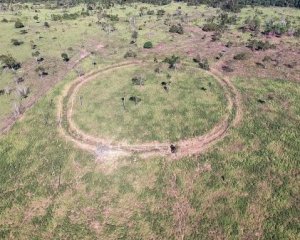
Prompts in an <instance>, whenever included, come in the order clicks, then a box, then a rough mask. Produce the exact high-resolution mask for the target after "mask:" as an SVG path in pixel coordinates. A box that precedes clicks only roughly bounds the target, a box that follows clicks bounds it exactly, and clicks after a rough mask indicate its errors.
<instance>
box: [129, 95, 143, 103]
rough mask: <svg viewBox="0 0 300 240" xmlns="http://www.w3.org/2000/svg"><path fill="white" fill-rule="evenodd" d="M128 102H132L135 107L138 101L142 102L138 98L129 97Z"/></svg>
mask: <svg viewBox="0 0 300 240" xmlns="http://www.w3.org/2000/svg"><path fill="white" fill-rule="evenodd" d="M129 101H132V102H134V103H135V105H136V104H137V103H139V102H140V101H142V99H141V98H139V97H137V96H131V97H130V98H129Z"/></svg>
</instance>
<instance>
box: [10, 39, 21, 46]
mask: <svg viewBox="0 0 300 240" xmlns="http://www.w3.org/2000/svg"><path fill="white" fill-rule="evenodd" d="M11 43H12V44H13V45H14V46H20V45H22V44H23V43H24V42H23V41H20V40H18V39H12V40H11Z"/></svg>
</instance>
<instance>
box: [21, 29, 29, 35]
mask: <svg viewBox="0 0 300 240" xmlns="http://www.w3.org/2000/svg"><path fill="white" fill-rule="evenodd" d="M27 33H28V31H27V30H25V29H22V30H21V31H20V34H22V35H24V34H27Z"/></svg>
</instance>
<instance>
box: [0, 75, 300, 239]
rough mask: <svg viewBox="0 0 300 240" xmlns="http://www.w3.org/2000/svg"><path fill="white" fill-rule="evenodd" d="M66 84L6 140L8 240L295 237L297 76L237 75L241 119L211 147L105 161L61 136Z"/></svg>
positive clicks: (4, 219) (0, 149) (4, 228)
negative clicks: (57, 107) (60, 103)
mask: <svg viewBox="0 0 300 240" xmlns="http://www.w3.org/2000/svg"><path fill="white" fill-rule="evenodd" d="M66 81H68V80H66ZM63 84H64V82H63V83H61V84H60V85H59V86H58V87H56V88H55V89H54V90H53V91H52V92H51V93H50V94H49V95H48V96H46V97H45V98H44V99H43V100H42V101H40V102H39V103H38V104H37V105H36V106H35V107H34V108H33V109H32V110H30V111H29V112H28V113H27V115H26V118H24V120H23V121H20V122H19V123H17V124H16V126H15V127H14V129H13V130H12V131H11V133H10V134H9V135H8V136H3V137H2V138H1V141H0V153H1V199H2V200H1V207H0V209H1V214H0V216H1V218H0V226H1V231H0V233H1V236H2V237H3V238H5V237H8V236H10V237H11V238H21V237H24V238H25V239H32V238H37V239H39V238H45V237H50V238H54V239H55V238H82V239H96V236H97V237H98V238H99V237H101V238H105V239H116V238H121V239H122V238H123V239H128V238H129V239H134V238H148V237H149V236H150V237H153V238H158V239H167V238H168V239H169V238H178V237H179V236H185V238H187V239H199V237H201V238H203V239H210V238H212V237H214V238H215V237H216V238H217V237H220V238H227V239H241V238H247V237H249V236H253V233H254V234H255V235H257V237H260V238H262V239H270V238H272V239H297V234H298V230H297V229H298V228H297V216H298V214H299V208H298V206H297V202H296V196H297V193H298V191H299V186H298V184H297V181H298V180H297V170H296V168H297V166H298V167H299V163H298V161H297V156H298V153H299V150H300V149H299V146H300V144H299V139H298V137H297V136H298V135H299V133H300V132H299V127H298V126H297V122H298V121H299V116H300V114H299V113H300V109H299V106H300V105H299V103H300V99H299V96H300V95H299V87H298V85H297V84H295V83H289V82H286V81H274V80H269V79H263V80H256V79H236V80H235V84H236V86H238V88H239V89H240V91H241V92H242V93H244V95H243V102H244V109H245V118H244V120H243V124H242V125H241V126H240V127H239V128H237V129H235V130H234V131H232V134H231V135H230V136H228V137H227V138H226V139H225V141H223V142H221V143H220V144H218V145H217V146H216V147H215V148H214V149H213V150H212V151H210V152H209V153H207V154H204V155H202V156H199V157H192V158H191V157H187V158H184V159H182V160H180V161H176V162H170V161H165V159H162V158H154V159H151V161H149V160H148V161H145V160H141V159H139V158H138V157H130V158H128V159H119V160H117V161H109V162H104V163H97V162H95V161H93V158H92V156H89V155H86V154H85V153H83V152H80V151H78V150H76V149H74V148H73V147H72V146H71V145H69V144H66V142H65V141H64V140H62V139H60V137H59V136H58V135H57V132H56V130H55V129H56V128H55V126H56V118H55V111H54V107H53V108H49V107H47V106H48V105H49V99H51V98H55V97H57V95H58V94H59V92H60V89H61V87H62V85H63ZM271 95H272V100H267V102H266V103H265V104H261V103H259V102H258V101H257V100H258V99H269V98H268V96H271ZM283 105H284V106H286V107H285V108H283V107H282V106H283ZM45 108H47V109H48V110H49V114H50V116H51V121H50V123H49V125H47V126H45V125H44V123H43V121H42V120H41V119H40V118H41V113H42V112H43V111H44V109H45ZM59 183H60V184H59Z"/></svg>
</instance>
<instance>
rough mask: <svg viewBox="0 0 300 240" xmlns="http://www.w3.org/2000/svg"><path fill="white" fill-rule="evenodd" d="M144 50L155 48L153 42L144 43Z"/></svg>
mask: <svg viewBox="0 0 300 240" xmlns="http://www.w3.org/2000/svg"><path fill="white" fill-rule="evenodd" d="M144 48H153V44H152V42H150V41H148V42H145V43H144Z"/></svg>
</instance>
